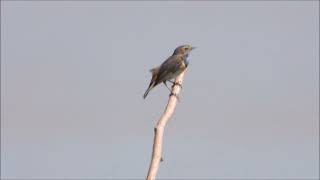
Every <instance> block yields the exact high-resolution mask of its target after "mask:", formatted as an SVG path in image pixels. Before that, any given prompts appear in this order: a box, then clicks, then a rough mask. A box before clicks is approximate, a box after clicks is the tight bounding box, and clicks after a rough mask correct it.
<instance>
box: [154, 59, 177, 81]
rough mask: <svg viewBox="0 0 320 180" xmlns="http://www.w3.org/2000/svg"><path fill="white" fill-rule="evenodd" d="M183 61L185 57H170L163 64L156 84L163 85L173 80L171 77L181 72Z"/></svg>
mask: <svg viewBox="0 0 320 180" xmlns="http://www.w3.org/2000/svg"><path fill="white" fill-rule="evenodd" d="M182 61H183V56H179V55H174V56H170V57H169V58H168V59H167V60H166V61H165V62H163V63H162V64H161V66H160V69H159V72H158V78H157V80H156V83H157V84H158V83H161V82H162V81H165V80H169V79H172V78H170V76H171V75H173V74H175V73H176V72H177V71H179V70H180V66H181V62H182Z"/></svg>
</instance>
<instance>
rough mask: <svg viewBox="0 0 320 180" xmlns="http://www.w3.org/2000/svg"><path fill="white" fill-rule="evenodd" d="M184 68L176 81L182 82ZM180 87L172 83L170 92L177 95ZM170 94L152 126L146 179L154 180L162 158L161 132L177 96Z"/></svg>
mask: <svg viewBox="0 0 320 180" xmlns="http://www.w3.org/2000/svg"><path fill="white" fill-rule="evenodd" d="M185 72H186V70H185V71H184V72H182V73H181V74H180V75H179V76H178V77H177V78H176V80H175V82H176V83H178V84H182V81H183V77H184V74H185ZM180 90H181V87H180V86H178V85H174V86H173V88H172V93H173V94H175V95H176V96H178V95H179V93H180ZM176 96H170V98H169V101H168V104H167V107H166V109H165V111H164V112H163V114H162V116H161V117H160V119H159V121H158V123H157V126H156V127H155V128H154V140H153V150H152V159H151V163H150V166H149V171H148V175H147V180H154V179H155V178H156V175H157V172H158V169H159V165H160V161H161V160H162V141H163V132H164V128H165V126H166V124H167V122H168V121H169V119H170V118H171V116H172V114H173V112H174V109H175V107H176V105H177V101H178V99H177V97H176Z"/></svg>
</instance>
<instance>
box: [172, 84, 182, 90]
mask: <svg viewBox="0 0 320 180" xmlns="http://www.w3.org/2000/svg"><path fill="white" fill-rule="evenodd" d="M174 86H179V87H180V88H181V89H182V84H180V83H177V82H173V83H172V87H174Z"/></svg>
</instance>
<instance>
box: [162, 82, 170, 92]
mask: <svg viewBox="0 0 320 180" xmlns="http://www.w3.org/2000/svg"><path fill="white" fill-rule="evenodd" d="M163 84H164V85H166V87H167V88H168V90H169V91H170V92H171V89H170V88H169V87H168V85H167V82H166V81H163Z"/></svg>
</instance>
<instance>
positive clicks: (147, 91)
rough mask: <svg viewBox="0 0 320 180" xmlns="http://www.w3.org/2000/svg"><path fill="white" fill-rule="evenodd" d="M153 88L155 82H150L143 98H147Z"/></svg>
mask: <svg viewBox="0 0 320 180" xmlns="http://www.w3.org/2000/svg"><path fill="white" fill-rule="evenodd" d="M152 88H153V83H150V85H149V87H148V89H147V90H146V92H145V93H144V95H143V99H145V98H146V97H147V95H148V94H149V92H150V90H151V89H152Z"/></svg>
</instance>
